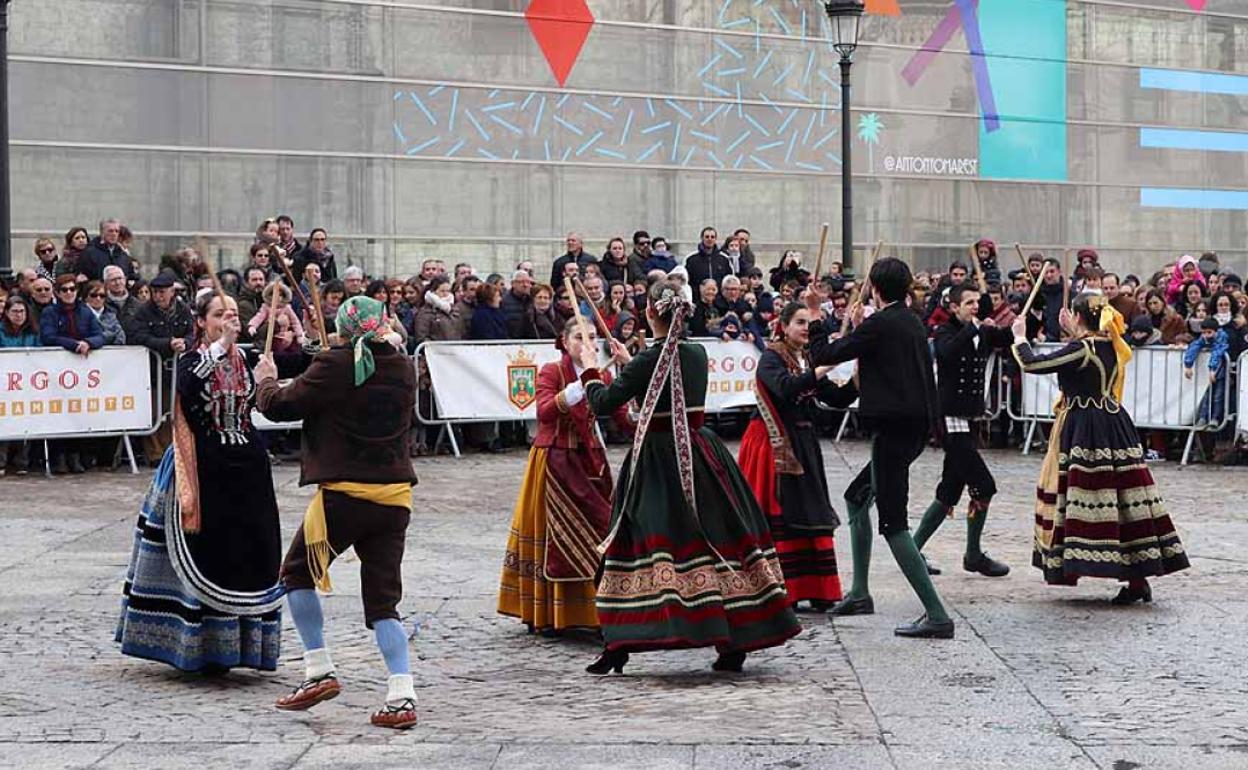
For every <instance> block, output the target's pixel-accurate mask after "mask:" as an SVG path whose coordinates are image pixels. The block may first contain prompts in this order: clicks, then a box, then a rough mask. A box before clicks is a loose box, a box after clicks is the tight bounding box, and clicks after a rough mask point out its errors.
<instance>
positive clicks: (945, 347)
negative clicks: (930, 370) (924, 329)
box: [935, 318, 1014, 419]
mask: <svg viewBox="0 0 1248 770" xmlns="http://www.w3.org/2000/svg"><path fill="white" fill-rule="evenodd" d="M976 338H978V339H979V345H978V347H976V344H975V340H976ZM1013 341H1014V335H1013V333H1011V332H1010V330H1009V329H1001V328H998V327H995V326H983V325H980V326H978V327H976V326H975V324H964V323H962V322H961V321H959V320H958V319H956V318H951V319H949V320H948V321H946V322H945V323H943V324H941V325H940V327H939V328H938V329H937V330H936V338H935V347H936V385H937V388H938V389H939V393H940V411H941V412H942V413H943V414H945V415H947V416H950V417H965V418H968V419H976V418H979V417H983V416H984V370H985V369H986V367H987V366H988V359H989V358H991V357H992V352H993V350H994V349H995V348H1004V347H1009V345H1010V344H1011V343H1012V342H1013Z"/></svg>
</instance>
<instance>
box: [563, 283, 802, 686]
mask: <svg viewBox="0 0 1248 770" xmlns="http://www.w3.org/2000/svg"><path fill="white" fill-rule="evenodd" d="M691 311H692V307H691V305H690V303H689V301H688V300H687V299H686V298H685V295H684V293H683V291H682V289H681V286H680V284H679V283H677V282H675V281H673V280H670V279H669V280H662V281H659V282H658V283H656V284H655V285H654V286H653V287H651V289H650V296H649V302H647V304H646V318H647V320H648V321H649V322H650V328H651V329H653V330H654V334H655V338H656V341H660V344H656V345H652V346H651V347H649V348H647V349H646V350H644V351H642V352H641V353H639V354H638V355H637V356H636V357H634V358H632V359H631V360H628V362H627V363H626V364H625V365H624V367H623V369H622V370H621V371H620V373H619V376H617V377H616V378H615V380H614V381H613V382H612V383H611V384H610V385H607V384H606V383H604V382H603V380H602V377H601V375H600V374H599V373H598V370H597V368H596V367H597V358H596V356H597V354H596V352H595V351H593V350H590V349H589V346H586V348H585V350H583V351H582V355H581V359H582V360H581V363H582V365H583V366H584V367H585V371H584V373H583V374H582V375H581V382H582V383H583V384H584V386H585V395H586V398H587V400H588V401H589V404H590V408H591V409H593V411H594V413H595V414H600V415H602V414H611V413H612V412H614V411H615V410H616V409H618V408H619V407H621V406H623V405H624V404H626V403H628V402H629V401H630V400H632V399H638V400H640V401H641V403H642V407H641V415H640V417H639V421H638V424H637V431H636V435H635V436H634V439H633V448H632V450H631V451H630V453H629V455H628V457H626V458H625V460H624V464H623V467H622V469H621V471H620V477H619V482H618V484H617V486H616V490H615V499H614V505H613V510H612V519H611V531H610V534H609V535H608V536H607V541H606V544H605V547H606V555H605V558H604V562H603V567H602V578H601V580H600V582H599V585H598V597H597V607H598V619H599V623H600V624H601V626H602V634H603V638H604V641H605V642H606V651H605V652H604V653H603V655H602V656H601V657H600V658H599V659H598V660H597V661H595V662H594V663H593V664H592V665H590V666H589V668H588V669H587V670H588V671H589V672H590V673H592V674H600V675H601V674H607V673H610V672H611V671H615V672H616V673H619V672H621V671H622V670H623V668H624V664H625V663H627V662H628V655H629V653H630V652H642V651H648V650H661V649H679V648H690V647H715V648H716V650H717V651H718V652H719V658H718V659H717V660H716V661H715V663H714V665H713V666H712V668H714V669H715V670H716V671H740V670H741V667H742V665H743V664H744V661H745V656H746V653H748V652H750V651H753V650H759V649H762V648H765V647H772V646H776V645H780V644H783V643H784V642H785V641H786V640H788V639H789V638H791V637H793V636H794V635H796V634H797V633H798V632H799V631H801V626H800V625H799V624H798V621H797V616H796V615H794V614H793V610H792V609H791V608H790V607H789V603H788V597H787V595H786V593H785V589H784V577H783V574H782V573H781V571H780V564H779V561H778V559H777V557H776V550H775V546H774V545H773V544H772V540H771V533H770V529H769V527H768V525H767V519H766V518H765V517H764V516H763V513H762V511H761V510H759V507H758V503H757V501H756V500H755V498H754V493H753V492H752V491H751V489H750V486H749V484H748V483H747V482H746V481H745V479H744V478H743V477H742V476H741V471H740V469H738V468H737V464H736V462H735V461H734V460H733V458H732V455H731V454H729V453H728V450H727V449H726V448H725V447H724V445H723V443H722V442H720V440H719V438H718V437H717V436H716V435H715V434H714V433H713V432H711V431H710V430H709V429H707V428H704V427H703V426H702V422H703V414H704V413H703V409H704V405H705V403H706V390H707V356H706V349H705V348H703V347H702V346H701V345H698V344H696V343H689V342H681V340H680V338H681V336H682V334H683V331H684V328H685V320H686V318H687V317H688V315H689V313H690V312H691ZM669 330H670V331H669ZM614 347H615V346H614V345H613V348H614ZM621 347H622V346H621ZM615 352H616V354H617V356H619V357H620V358H621V359H622V360H627V359H626V358H625V356H627V352H626V351H625V352H624V354H623V356H620V352H619V351H615Z"/></svg>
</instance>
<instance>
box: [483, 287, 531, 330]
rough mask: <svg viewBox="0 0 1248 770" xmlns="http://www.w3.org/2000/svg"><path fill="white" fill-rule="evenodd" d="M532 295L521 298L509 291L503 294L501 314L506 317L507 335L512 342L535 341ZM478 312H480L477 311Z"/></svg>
mask: <svg viewBox="0 0 1248 770" xmlns="http://www.w3.org/2000/svg"><path fill="white" fill-rule="evenodd" d="M532 307H533V295H531V294H526V295H525V296H523V297H521V296H519V295H518V294H516V293H515V292H513V291H512V290H511V289H508V290H507V291H506V292H504V293H503V304H502V310H503V313H504V314H505V315H506V316H507V335H508V336H509V337H511V338H512V339H513V340H532V339H537V329H536V328H535V327H534V325H533V315H532V312H531V310H530V309H531V308H532ZM478 312H480V311H478Z"/></svg>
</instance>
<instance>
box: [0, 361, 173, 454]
mask: <svg viewBox="0 0 1248 770" xmlns="http://www.w3.org/2000/svg"><path fill="white" fill-rule="evenodd" d="M151 362H152V358H151V355H150V353H149V352H148V350H147V348H140V347H117V348H102V349H100V350H93V351H91V354H90V355H89V356H87V357H86V358H83V357H82V356H79V355H75V354H73V353H70V352H68V351H66V350H64V349H62V348H5V349H3V350H0V441H7V440H11V439H28V438H39V437H42V436H67V435H76V434H87V433H124V432H128V431H146V430H149V429H151V427H152V382H151V373H150V369H151Z"/></svg>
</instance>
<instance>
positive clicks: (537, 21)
mask: <svg viewBox="0 0 1248 770" xmlns="http://www.w3.org/2000/svg"><path fill="white" fill-rule="evenodd" d="M524 19H525V21H527V22H528V24H529V31H530V32H532V33H533V39H535V40H536V41H537V44H538V46H540V47H541V49H542V55H543V56H545V57H546V63H547V64H548V65H550V71H551V73H552V74H554V76H555V80H557V81H559V85H561V86H562V85H563V84H564V83H566V82H567V80H568V75H570V74H571V73H572V67H573V66H574V65H575V64H576V59H577V57H578V56H580V55H581V47H582V46H584V45H585V39H586V38H587V37H589V30H590V29H591V28H592V27H593V26H594V14H593V13H591V12H590V10H589V6H588V5H586V4H585V0H533V2H531V3H529V7H528V9H527V10H526V11H525V12H524Z"/></svg>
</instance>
